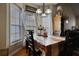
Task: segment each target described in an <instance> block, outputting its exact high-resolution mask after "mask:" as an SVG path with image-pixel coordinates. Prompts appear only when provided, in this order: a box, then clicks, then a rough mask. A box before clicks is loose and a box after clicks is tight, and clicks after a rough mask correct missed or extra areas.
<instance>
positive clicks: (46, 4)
mask: <svg viewBox="0 0 79 59" xmlns="http://www.w3.org/2000/svg"><path fill="white" fill-rule="evenodd" d="M31 4H33V5H36V6H42V5H43V3H31ZM56 4H57V3H45V6H48V5H56Z"/></svg>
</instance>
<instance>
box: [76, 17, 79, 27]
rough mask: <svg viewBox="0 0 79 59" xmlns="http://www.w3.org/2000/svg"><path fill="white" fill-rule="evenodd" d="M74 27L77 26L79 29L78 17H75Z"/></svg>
mask: <svg viewBox="0 0 79 59" xmlns="http://www.w3.org/2000/svg"><path fill="white" fill-rule="evenodd" d="M76 26H78V28H79V17H78V16H77V17H76Z"/></svg>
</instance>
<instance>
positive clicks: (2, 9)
mask: <svg viewBox="0 0 79 59" xmlns="http://www.w3.org/2000/svg"><path fill="white" fill-rule="evenodd" d="M5 47H6V4H0V49H4V48H5Z"/></svg>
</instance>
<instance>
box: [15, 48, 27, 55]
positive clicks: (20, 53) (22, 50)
mask: <svg viewBox="0 0 79 59" xmlns="http://www.w3.org/2000/svg"><path fill="white" fill-rule="evenodd" d="M14 56H28V50H26V48H23V49H21V50H20V51H18V52H17V53H16V54H14Z"/></svg>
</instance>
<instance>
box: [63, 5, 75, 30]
mask: <svg viewBox="0 0 79 59" xmlns="http://www.w3.org/2000/svg"><path fill="white" fill-rule="evenodd" d="M63 13H64V14H65V15H66V16H68V17H69V18H68V21H69V23H68V24H66V23H65V24H64V26H65V30H66V29H71V27H72V26H75V25H76V21H75V20H76V18H75V15H74V13H73V11H72V9H71V7H70V6H66V5H64V6H63Z"/></svg>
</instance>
